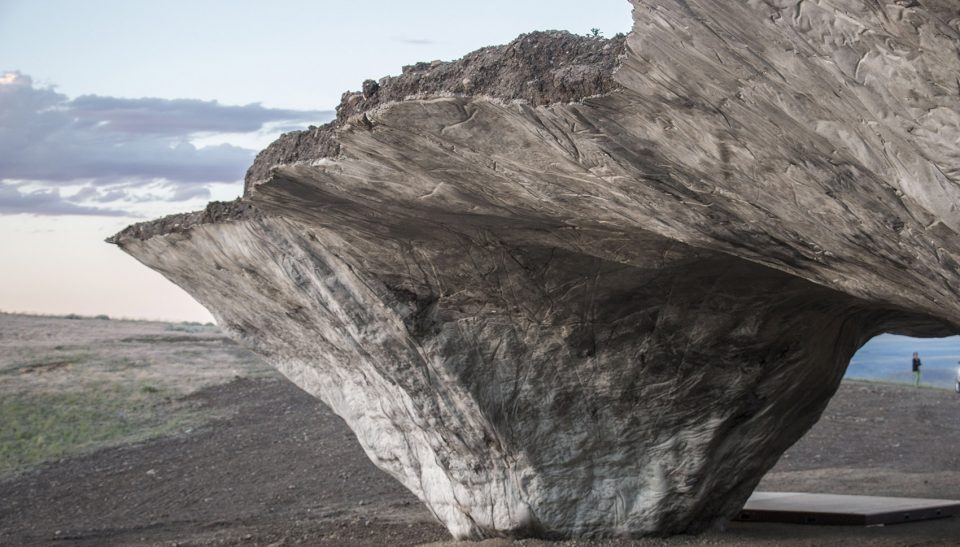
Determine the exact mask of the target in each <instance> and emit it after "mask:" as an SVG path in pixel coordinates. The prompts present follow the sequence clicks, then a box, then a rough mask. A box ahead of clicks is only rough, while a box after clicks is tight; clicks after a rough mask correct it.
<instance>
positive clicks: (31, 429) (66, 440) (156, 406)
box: [0, 384, 210, 476]
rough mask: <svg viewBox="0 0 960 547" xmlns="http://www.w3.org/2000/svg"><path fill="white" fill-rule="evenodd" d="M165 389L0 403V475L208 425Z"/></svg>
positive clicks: (21, 397)
mask: <svg viewBox="0 0 960 547" xmlns="http://www.w3.org/2000/svg"><path fill="white" fill-rule="evenodd" d="M170 395H171V393H168V392H167V390H164V389H163V388H160V387H157V386H154V385H151V384H141V385H138V386H120V385H112V386H103V387H101V388H97V389H95V390H94V389H91V388H87V389H85V390H82V391H75V392H65V393H56V394H52V393H35V394H25V393H22V394H21V393H16V394H7V395H5V396H4V397H3V398H2V399H0V476H7V475H11V474H15V473H18V472H20V471H23V470H25V469H27V468H30V467H33V466H35V465H38V464H40V463H43V462H46V461H52V460H57V459H59V458H63V457H66V456H73V455H76V454H81V453H84V452H89V451H93V450H96V449H98V448H103V447H107V446H115V445H120V444H127V443H132V442H139V441H143V440H146V439H150V438H153V437H158V436H162V435H169V434H174V433H178V432H182V431H184V430H186V429H188V428H191V427H196V426H197V425H199V424H202V423H203V422H205V421H207V420H208V419H209V418H210V416H209V415H208V416H203V415H202V414H201V413H200V411H199V409H196V408H193V407H191V406H190V405H187V404H185V403H183V402H178V401H176V400H174V399H172V398H171V397H170Z"/></svg>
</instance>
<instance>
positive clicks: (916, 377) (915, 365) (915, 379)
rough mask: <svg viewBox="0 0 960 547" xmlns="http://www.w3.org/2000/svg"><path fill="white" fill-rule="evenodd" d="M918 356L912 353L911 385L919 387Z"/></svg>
mask: <svg viewBox="0 0 960 547" xmlns="http://www.w3.org/2000/svg"><path fill="white" fill-rule="evenodd" d="M921 365H922V363H920V354H919V353H917V352H913V385H914V386H915V387H920V366H921Z"/></svg>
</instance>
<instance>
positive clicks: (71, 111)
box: [0, 72, 333, 197]
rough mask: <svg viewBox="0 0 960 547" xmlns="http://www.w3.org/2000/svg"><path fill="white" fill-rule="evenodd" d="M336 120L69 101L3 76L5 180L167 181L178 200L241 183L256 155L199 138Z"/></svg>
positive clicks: (183, 103)
mask: <svg viewBox="0 0 960 547" xmlns="http://www.w3.org/2000/svg"><path fill="white" fill-rule="evenodd" d="M332 116H333V113H332V112H317V111H297V110H283V109H273V108H265V107H263V106H261V105H259V104H250V105H246V106H227V105H221V104H219V103H217V102H216V101H199V100H192V99H179V100H167V99H122V98H116V97H100V96H96V95H86V96H82V97H78V98H75V99H69V98H68V97H66V96H65V95H63V94H61V93H58V92H56V91H55V90H54V89H52V88H49V87H35V86H34V84H33V81H32V80H31V79H30V77H29V76H27V75H24V74H20V73H18V72H8V73H6V74H3V75H2V76H0V180H4V179H6V180H21V181H23V180H29V181H44V182H46V183H53V184H66V183H75V182H76V181H91V183H92V184H94V185H98V186H110V185H116V184H118V183H130V182H137V181H141V182H142V181H156V180H163V181H165V183H166V184H167V185H169V186H172V187H173V188H174V191H175V194H180V195H187V194H190V195H192V196H194V197H196V196H199V195H201V194H202V193H203V192H201V191H199V190H195V189H194V190H186V189H183V188H181V186H191V187H196V186H197V185H204V184H207V183H212V182H233V181H238V180H240V179H241V178H242V177H243V174H244V172H245V171H246V169H247V167H248V166H249V165H250V163H251V162H252V161H253V158H254V156H255V152H256V151H254V150H250V149H246V148H241V147H238V146H233V145H229V144H221V145H217V146H206V147H197V146H194V145H193V144H191V143H190V142H189V141H190V139H191V138H192V137H195V136H197V135H203V134H210V133H237V132H255V131H259V130H261V129H263V128H264V127H265V126H266V125H267V124H277V125H284V126H290V125H300V126H303V125H307V124H309V123H318V122H323V121H326V120H328V119H330V118H331V117H332Z"/></svg>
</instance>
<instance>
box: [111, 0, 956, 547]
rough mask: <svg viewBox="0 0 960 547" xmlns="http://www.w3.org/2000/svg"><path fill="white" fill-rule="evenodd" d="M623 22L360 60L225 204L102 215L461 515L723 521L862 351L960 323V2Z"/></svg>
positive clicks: (555, 532) (600, 525) (598, 528)
mask: <svg viewBox="0 0 960 547" xmlns="http://www.w3.org/2000/svg"><path fill="white" fill-rule="evenodd" d="M634 19H635V24H634V29H633V31H632V32H631V33H630V34H629V35H628V36H627V37H626V39H625V41H623V40H620V39H619V38H616V39H613V40H610V41H606V40H594V39H589V38H581V37H574V36H572V35H569V34H565V33H535V34H531V35H526V36H523V37H521V38H519V39H518V40H517V41H515V42H513V43H512V44H510V45H509V46H503V47H500V48H487V49H484V50H480V51H479V52H476V53H474V54H471V55H468V56H467V57H465V58H464V59H463V60H460V61H457V62H454V63H449V64H440V63H431V64H421V65H414V66H413V67H410V68H408V69H406V70H405V72H404V74H403V75H401V76H397V77H394V78H386V79H383V80H380V81H379V82H373V81H372V80H370V81H367V82H365V83H364V85H363V89H364V90H363V91H362V92H360V93H359V94H350V93H348V94H346V95H345V96H344V102H343V104H341V107H340V109H339V113H340V115H339V116H338V119H337V120H335V121H334V122H332V123H331V124H330V125H328V126H325V127H323V128H314V129H312V130H309V131H307V132H300V133H295V134H293V135H292V136H291V135H287V136H284V137H281V139H280V140H279V141H278V142H277V143H274V144H273V145H271V147H269V148H268V149H267V150H265V151H264V152H263V153H261V155H260V156H259V157H258V158H257V162H256V163H255V164H254V166H253V167H252V168H251V170H250V172H249V173H248V177H247V183H246V191H245V196H244V198H243V199H242V200H241V201H238V202H234V203H228V204H211V206H209V207H208V209H207V211H204V212H198V213H190V214H187V215H180V216H175V217H168V218H165V219H160V220H158V221H155V222H153V223H146V224H141V225H137V226H133V227H131V228H128V229H127V230H124V231H123V232H121V233H120V234H117V236H114V238H112V241H113V242H114V243H117V244H118V245H120V246H121V247H122V248H123V249H124V250H126V251H127V252H129V253H130V254H132V255H133V256H135V257H136V258H137V259H139V260H140V261H141V262H143V263H144V264H146V265H148V266H150V267H152V268H154V269H156V270H158V271H160V272H161V273H163V274H164V275H166V276H167V277H168V278H169V279H171V280H173V281H174V282H176V283H177V284H179V285H180V286H182V287H184V288H185V289H186V290H187V291H189V292H190V293H191V294H192V295H193V296H194V297H196V298H197V300H198V301H200V302H201V303H203V304H204V305H205V306H207V307H208V308H209V309H210V310H211V312H212V313H213V314H214V315H215V316H216V317H217V319H218V321H219V323H220V324H221V325H223V326H224V327H225V328H226V329H227V330H228V332H230V333H231V334H232V335H233V336H234V337H236V338H237V339H238V340H240V341H241V342H243V343H245V344H246V345H248V346H249V347H251V348H253V349H254V350H256V351H258V352H259V353H261V354H262V355H264V356H265V357H266V358H267V359H268V360H269V361H270V362H272V363H273V364H274V365H275V366H277V367H278V368H279V369H280V370H281V371H283V372H284V373H285V374H286V375H287V376H288V377H290V378H291V379H292V380H293V381H294V382H295V383H297V384H298V385H299V386H301V387H302V388H303V389H305V390H306V391H308V392H310V393H312V394H314V395H316V396H318V397H320V398H321V399H322V400H323V401H325V402H326V403H327V404H329V405H330V406H331V407H332V408H333V409H334V410H335V411H336V412H337V413H338V414H339V415H341V416H342V417H343V418H344V419H345V421H346V422H347V424H348V425H349V426H350V427H351V428H352V429H353V431H354V432H356V434H357V438H358V440H359V441H360V443H361V445H362V446H363V447H364V449H365V450H366V452H367V454H368V455H369V456H370V458H371V459H372V460H373V461H374V462H375V463H376V464H377V465H378V466H380V467H381V468H383V469H385V470H386V471H388V472H389V473H390V474H392V475H393V476H394V477H396V478H397V479H398V480H399V481H400V482H402V483H403V484H404V485H405V486H406V487H407V488H409V489H410V490H411V491H412V492H414V493H415V494H416V495H417V496H419V497H420V499H422V500H423V501H424V503H425V504H426V505H427V507H429V508H430V510H431V511H432V512H433V513H434V514H435V515H436V516H437V518H438V519H439V520H440V521H442V522H443V523H444V524H445V525H446V526H447V527H448V528H449V530H450V532H451V533H452V534H453V535H454V536H456V537H458V538H479V537H489V536H498V535H511V536H541V537H569V536H610V535H623V536H630V535H648V534H671V533H681V532H697V531H700V530H703V529H705V528H706V527H708V526H711V525H713V524H717V523H722V522H723V521H724V520H725V519H727V518H729V517H731V516H732V515H735V514H736V512H737V511H738V510H739V508H740V506H741V505H742V503H743V502H744V501H745V499H746V498H747V496H748V495H749V494H750V493H751V491H752V490H753V488H754V487H755V485H756V484H757V482H758V481H759V480H760V478H761V477H762V476H763V474H764V473H765V472H766V471H767V470H768V469H769V468H770V467H772V466H773V465H774V463H775V462H776V461H777V458H778V457H779V456H780V454H781V453H782V452H783V451H784V450H786V448H787V447H789V446H790V445H791V444H792V443H793V442H795V441H796V440H797V439H798V438H799V437H800V436H801V435H803V433H804V432H805V431H806V430H807V429H808V428H809V427H810V426H811V425H812V424H813V423H814V422H816V420H817V419H818V417H819V415H820V413H821V412H822V410H823V408H824V407H825V405H826V402H827V400H828V399H829V397H830V396H831V395H832V394H833V393H834V391H835V390H836V388H837V386H838V384H839V381H840V378H841V377H842V375H843V372H844V369H845V367H846V364H847V363H848V361H849V359H850V357H851V356H852V355H853V354H854V352H855V351H856V350H857V348H859V346H860V345H862V344H863V343H864V342H866V341H867V340H868V339H869V338H871V337H872V336H875V335H876V334H879V333H881V332H897V333H903V334H910V335H915V336H944V335H947V334H955V333H957V332H958V331H960V328H958V325H960V305H958V299H957V290H958V287H960V271H958V262H957V257H958V251H960V242H958V238H957V230H958V227H960V212H958V211H957V208H956V207H957V203H958V199H957V198H958V191H960V189H958V184H957V179H958V176H960V153H958V150H960V147H958V146H957V145H958V139H960V111H958V106H960V87H958V86H960V82H958V81H957V74H960V58H958V56H957V44H958V43H960V13H958V11H957V9H956V7H955V4H953V3H951V2H947V1H938V0H932V1H910V2H904V1H897V2H884V1H883V0H880V1H874V0H869V1H867V0H821V1H820V2H819V3H814V2H809V1H800V2H796V1H791V2H779V1H775V0H765V1H759V0H731V1H727V2H716V1H715V0H686V1H683V0H657V1H655V2H654V1H652V0H650V1H646V0H635V2H634ZM511 52H512V53H511ZM621 53H622V55H621ZM488 55H489V56H491V57H485V56H488ZM508 55H513V56H514V57H510V58H513V59H515V62H514V64H512V65H511V64H509V63H503V64H500V65H498V64H497V63H496V62H493V61H491V59H501V58H506V56H508ZM476 59H487V60H488V61H489V62H488V63H487V64H483V63H479V64H481V65H482V66H484V67H486V68H485V69H484V71H479V72H478V73H482V74H484V78H480V77H479V76H477V77H475V76H470V77H469V79H470V80H471V82H478V83H477V87H472V86H467V87H464V86H463V81H464V80H465V78H467V77H466V76H464V74H468V73H469V74H474V73H472V72H470V71H471V70H473V68H472V67H475V64H473V63H474V62H475V60H476ZM550 59H556V60H558V61H557V62H556V63H554V64H552V65H551V64H550V63H549V60H550ZM468 60H469V62H468ZM545 60H546V61H545ZM560 60H562V61H563V63H572V64H571V65H564V64H563V63H562V62H560ZM618 63H619V65H618ZM498 66H499V68H497V67H498ZM565 66H569V67H572V68H570V69H569V70H565ZM617 66H619V68H617ZM531 67H533V68H532V69H531ZM490 70H500V72H499V73H492V74H491V73H490V72H488V71H490ZM531 70H532V71H533V72H532V73H533V74H535V75H536V74H541V75H543V76H542V77H541V78H540V80H541V83H539V84H533V85H532V87H531V86H525V85H513V84H505V85H504V86H503V87H496V86H494V87H491V85H492V84H489V82H526V81H530V80H531V78H530V77H529V73H530V71H531ZM548 75H549V77H548ZM434 78H436V79H437V80H436V81H434V80H433V79H434ZM565 78H566V79H565ZM547 80H549V81H550V82H557V81H560V82H563V85H559V86H558V85H554V84H550V85H547V84H544V83H543V82H544V81H547ZM458 81H459V82H460V83H459V84H457V82H458ZM482 82H487V83H486V84H485V83H482ZM448 84H449V85H448ZM457 85H459V86H460V87H457ZM551 85H552V86H553V87H550V86H551ZM511 86H513V87H511ZM391 89H392V90H393V91H391ZM530 89H537V90H538V91H537V92H536V93H528V91H529V90H530ZM544 90H549V91H544ZM381 94H382V95H381Z"/></svg>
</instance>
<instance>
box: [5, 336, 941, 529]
mask: <svg viewBox="0 0 960 547" xmlns="http://www.w3.org/2000/svg"><path fill="white" fill-rule="evenodd" d="M107 326H108V325H107V324H106V323H103V324H98V327H99V328H107ZM154 334H156V335H157V336H159V333H154ZM124 336H128V337H129V336H139V335H137V334H136V333H130V332H127V333H126V334H124ZM164 336H181V334H174V333H169V332H165V333H164ZM208 336H212V334H211V335H208ZM151 341H152V342H156V341H155V340H152V339H151ZM140 342H141V343H146V342H147V341H146V340H143V341H140ZM173 342H174V341H171V340H166V341H162V342H157V343H163V344H171V343H173ZM77 343H78V344H79V340H77ZM152 366H155V367H162V366H163V365H162V363H154V364H153V365H152ZM49 368H51V370H49V371H48V372H46V373H45V374H47V375H51V376H52V375H55V374H62V373H66V372H65V371H64V368H63V367H49ZM252 368H253V369H258V367H256V366H252ZM231 370H232V369H231ZM177 372H178V373H181V374H186V373H187V372H186V371H185V369H183V368H178V369H177ZM24 374H26V373H24ZM31 374H32V372H31ZM225 376H226V375H224V377H225ZM237 376H239V377H237ZM231 377H232V378H234V379H233V380H231V381H227V380H226V379H224V380H223V381H224V382H226V383H214V384H213V385H207V386H206V387H203V388H201V389H198V390H193V391H190V392H189V393H187V394H186V395H184V396H183V397H182V401H181V402H182V403H184V404H188V405H190V406H191V407H192V408H197V409H199V411H202V412H203V413H204V415H206V416H210V417H212V418H210V421H208V422H206V424H205V425H203V426H200V427H198V428H195V429H192V430H190V431H189V432H179V433H177V434H176V435H174V436H167V437H162V438H158V439H154V440H149V441H146V442H140V443H136V444H127V445H124V446H115V447H110V448H104V449H101V450H99V451H96V452H93V453H87V454H83V455H79V456H73V457H67V458H64V459H61V460H59V461H55V462H51V463H47V464H44V465H41V466H38V467H34V468H32V469H31V470H29V471H26V472H21V473H19V474H16V475H13V476H7V477H6V478H3V479H0V545H104V544H109V545H235V544H251V545H294V544H305V545H329V546H333V545H337V546H341V545H344V546H350V545H415V544H422V543H432V542H439V543H441V544H443V545H447V546H449V545H455V543H454V542H450V541H449V536H448V535H447V533H446V531H445V529H444V528H443V527H441V526H440V525H439V524H437V523H436V522H435V521H434V520H433V518H432V516H431V515H430V514H429V513H428V512H427V510H426V509H425V508H424V507H423V506H422V505H421V504H420V503H419V502H418V501H417V500H416V499H415V498H414V497H413V496H412V495H411V494H410V493H408V492H407V491H406V490H405V489H404V488H403V487H401V486H400V485H399V484H398V483H397V482H395V481H394V480H393V479H391V478H390V477H388V476H387V475H385V474H384V473H382V472H381V471H379V470H378V469H377V468H375V467H374V466H373V465H372V464H371V463H370V462H369V460H368V459H367V458H366V456H365V455H364V453H363V451H362V449H361V448H360V447H359V445H358V444H357V442H356V440H355V438H354V436H353V434H352V433H351V432H350V430H349V429H348V428H347V427H346V426H345V424H344V423H343V422H342V420H340V418H338V417H337V416H335V415H333V414H332V413H331V412H330V411H329V410H328V409H327V408H326V407H325V406H324V405H322V404H321V403H319V402H318V401H317V400H315V399H313V398H312V397H310V396H309V395H307V394H305V393H304V392H302V391H301V390H299V389H298V388H296V387H295V386H293V385H292V384H291V383H289V382H287V381H286V380H284V379H282V378H280V377H278V376H277V375H270V374H264V373H262V371H261V372H257V374H255V375H250V376H249V377H247V376H245V375H244V373H243V371H240V373H239V374H236V375H234V376H231ZM207 379H209V378H207ZM0 418H2V417H0ZM0 423H2V421H0ZM761 489H764V490H788V491H805V492H829V493H846V494H869V495H891V496H912V497H928V498H954V499H956V498H960V396H957V395H955V394H954V393H951V392H948V391H942V390H934V389H915V388H912V387H907V386H896V385H886V384H873V383H865V382H845V383H844V384H843V385H842V386H841V388H840V391H839V392H838V394H837V396H836V397H835V398H834V400H833V401H832V403H831V405H830V407H829V408H828V409H827V411H826V412H825V414H824V416H823V418H822V419H821V421H820V422H819V423H818V424H817V426H815V427H814V429H813V430H812V431H811V432H810V433H809V434H808V435H807V436H806V437H805V438H804V439H802V440H801V441H800V442H799V443H798V444H797V445H796V446H794V447H793V448H792V449H791V450H790V451H789V452H788V453H787V454H785V455H784V457H783V458H782V459H781V461H780V463H779V464H778V465H777V467H775V468H774V469H773V470H772V471H771V472H770V473H769V474H768V475H767V477H765V478H764V480H763V482H762V483H761ZM547 543H548V542H541V541H536V540H527V541H520V542H514V541H506V540H489V541H487V542H483V543H482V545H487V546H490V545H493V546H500V545H508V544H509V545H545V544H547ZM745 543H749V544H762V545H851V546H852V545H960V518H956V517H955V518H948V519H941V520H938V521H926V522H915V523H909V524H902V525H896V526H886V527H879V528H861V527H827V526H797V525H779V524H760V523H739V522H735V523H732V524H730V526H729V527H728V529H727V530H726V531H722V532H721V531H714V532H710V533H707V534H705V535H702V536H698V537H691V536H681V537H674V538H666V539H646V540H642V541H636V542H631V541H626V540H614V541H601V542H596V541H593V542H590V541H569V542H562V543H561V544H563V545H706V544H709V545H742V544H745Z"/></svg>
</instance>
